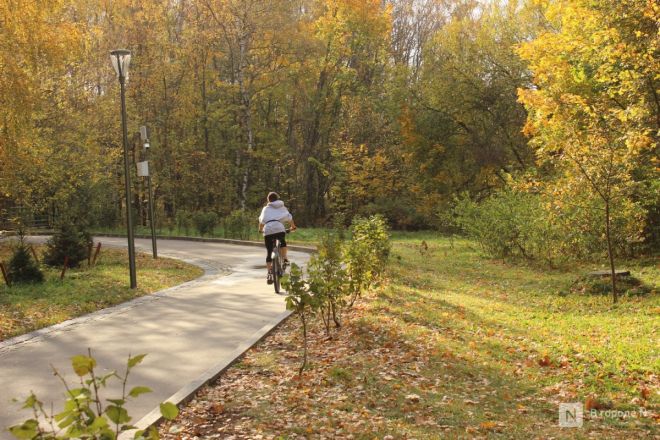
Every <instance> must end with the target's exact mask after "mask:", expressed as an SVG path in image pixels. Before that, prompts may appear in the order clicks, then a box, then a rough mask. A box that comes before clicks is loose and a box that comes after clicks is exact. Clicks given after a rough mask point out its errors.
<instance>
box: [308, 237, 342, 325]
mask: <svg viewBox="0 0 660 440" xmlns="http://www.w3.org/2000/svg"><path fill="white" fill-rule="evenodd" d="M342 244H343V243H342V241H341V239H340V238H339V237H338V236H337V235H334V234H329V235H326V236H324V237H323V238H322V240H321V244H320V245H319V247H318V254H317V255H316V256H314V257H312V259H311V260H310V263H309V287H310V290H311V292H313V294H314V297H315V299H316V300H317V303H318V306H319V309H320V310H321V318H322V319H323V324H324V326H325V332H326V334H327V335H329V334H330V323H331V321H333V322H334V323H335V327H341V320H340V316H341V309H342V308H343V307H344V306H345V305H346V303H347V301H346V294H347V293H348V289H347V287H348V275H347V272H346V269H345V268H344V267H343V266H344V264H343V261H342Z"/></svg>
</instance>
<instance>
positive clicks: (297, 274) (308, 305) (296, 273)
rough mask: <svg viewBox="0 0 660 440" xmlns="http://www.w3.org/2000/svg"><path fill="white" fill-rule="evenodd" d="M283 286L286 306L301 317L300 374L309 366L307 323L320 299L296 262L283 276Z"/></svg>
mask: <svg viewBox="0 0 660 440" xmlns="http://www.w3.org/2000/svg"><path fill="white" fill-rule="evenodd" d="M282 286H283V287H284V288H285V289H286V292H287V296H286V299H285V301H286V308H287V310H292V311H293V312H295V313H296V314H297V315H298V318H300V322H301V324H302V330H303V361H302V363H301V365H300V369H299V370H298V376H300V375H302V372H303V371H304V370H305V367H306V366H307V325H308V324H309V317H310V316H311V315H313V314H314V312H315V311H316V309H317V307H318V300H317V299H316V298H315V297H314V295H312V293H311V292H310V288H309V284H308V283H307V282H306V281H305V279H304V276H303V271H302V269H301V268H300V267H298V265H296V263H292V264H291V270H290V273H289V274H288V275H285V276H284V277H283V278H282Z"/></svg>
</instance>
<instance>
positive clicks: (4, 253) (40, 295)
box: [0, 244, 202, 340]
mask: <svg viewBox="0 0 660 440" xmlns="http://www.w3.org/2000/svg"><path fill="white" fill-rule="evenodd" d="M36 249H37V253H38V254H39V257H40V258H41V254H42V252H43V247H36ZM10 254H11V248H10V246H9V245H6V244H5V245H3V246H0V260H2V261H5V262H7V261H8V260H9V256H10ZM136 265H137V273H138V288H137V289H135V290H131V289H130V288H129V279H128V278H129V277H128V256H127V252H126V251H125V250H117V249H107V248H106V249H102V250H101V253H100V256H99V258H98V260H97V265H96V266H94V267H88V266H87V262H83V264H82V266H81V267H80V268H76V269H68V270H67V272H66V274H65V277H64V280H60V279H59V277H60V272H61V268H49V267H46V266H42V270H43V271H44V274H45V276H46V281H45V282H44V283H42V284H23V285H20V284H16V285H13V286H12V287H11V288H10V287H7V286H6V285H4V283H3V284H2V285H1V286H0V340H3V339H7V338H10V337H12V336H16V335H20V334H23V333H27V332H30V331H33V330H36V329H39V328H43V327H46V326H49V325H52V324H56V323H59V322H62V321H65V320H67V319H71V318H74V317H76V316H80V315H84V314H86V313H90V312H93V311H96V310H100V309H103V308H106V307H110V306H112V305H115V304H119V303H122V302H125V301H128V300H130V299H133V298H136V297H138V296H142V295H146V294H149V293H152V292H156V291H158V290H161V289H164V288H167V287H171V286H174V285H177V284H180V283H183V282H185V281H188V280H191V279H194V278H196V277H198V276H200V275H201V274H202V270H201V269H199V268H198V267H196V266H192V265H190V264H187V263H184V262H181V261H177V260H172V259H168V258H158V259H157V260H154V259H153V258H151V257H150V256H148V255H145V254H137V258H136ZM0 281H2V280H0Z"/></svg>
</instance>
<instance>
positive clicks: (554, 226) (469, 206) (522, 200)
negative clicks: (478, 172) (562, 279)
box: [453, 190, 643, 265]
mask: <svg viewBox="0 0 660 440" xmlns="http://www.w3.org/2000/svg"><path fill="white" fill-rule="evenodd" d="M453 214H454V219H455V222H456V224H457V225H458V226H459V227H460V229H461V230H462V231H463V232H464V233H465V234H466V235H467V236H468V237H470V238H472V239H473V240H475V241H476V242H477V243H479V245H480V247H481V248H482V250H483V251H484V252H485V253H486V254H488V255H491V256H493V257H496V258H502V259H517V258H525V259H528V260H535V261H543V262H545V263H547V264H550V265H556V264H561V263H565V262H567V261H569V260H589V259H593V258H598V257H601V256H603V255H605V254H606V251H607V246H606V244H605V241H604V234H605V231H604V226H603V221H602V217H603V210H602V206H601V203H600V201H599V200H598V199H595V198H589V197H586V196H585V197H579V196H575V195H574V196H572V197H568V196H563V195H559V196H554V195H553V197H546V196H544V195H541V194H535V193H527V192H520V191H513V190H502V191H499V192H497V193H495V194H493V195H491V196H490V197H488V198H486V199H484V200H482V201H481V202H475V201H472V200H470V199H469V198H468V197H463V198H462V199H459V200H457V202H456V206H455V208H454V210H453ZM611 215H612V229H613V231H615V232H614V236H613V245H614V248H615V254H617V255H622V254H625V253H627V250H628V249H629V243H630V242H631V241H635V240H636V239H637V237H639V233H640V225H643V220H642V218H641V217H640V213H639V210H638V209H637V207H636V206H634V205H631V204H629V203H626V202H625V201H621V203H619V204H618V205H617V206H616V207H613V209H612V213H611Z"/></svg>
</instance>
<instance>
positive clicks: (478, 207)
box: [454, 191, 549, 259]
mask: <svg viewBox="0 0 660 440" xmlns="http://www.w3.org/2000/svg"><path fill="white" fill-rule="evenodd" d="M454 212H455V214H456V222H457V224H458V225H459V226H460V228H461V229H462V230H463V231H464V232H465V233H466V234H467V235H468V236H469V237H470V238H472V239H474V240H475V241H476V242H477V243H479V245H480V246H481V248H482V249H483V251H484V252H486V253H487V254H490V255H492V256H494V257H498V258H509V257H524V258H528V259H533V258H536V257H538V256H539V253H541V252H542V250H541V249H539V243H538V241H537V240H536V238H537V237H538V235H539V233H540V229H543V227H542V226H541V223H542V218H543V213H542V210H541V205H540V199H539V197H538V196H536V195H534V194H525V193H519V192H513V191H502V192H500V193H497V194H495V195H493V196H491V197H489V198H487V199H485V200H484V201H482V202H481V203H476V202H474V201H472V200H470V199H469V198H467V197H465V198H463V199H462V200H459V201H458V203H457V204H456V207H455V209H454ZM546 238H549V237H546Z"/></svg>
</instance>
